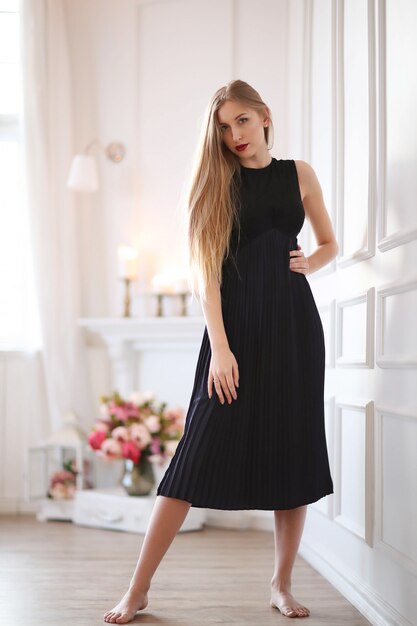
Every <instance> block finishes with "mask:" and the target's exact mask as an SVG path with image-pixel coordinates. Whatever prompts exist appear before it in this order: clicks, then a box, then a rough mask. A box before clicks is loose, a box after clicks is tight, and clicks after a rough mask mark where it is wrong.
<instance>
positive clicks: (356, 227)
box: [336, 0, 377, 267]
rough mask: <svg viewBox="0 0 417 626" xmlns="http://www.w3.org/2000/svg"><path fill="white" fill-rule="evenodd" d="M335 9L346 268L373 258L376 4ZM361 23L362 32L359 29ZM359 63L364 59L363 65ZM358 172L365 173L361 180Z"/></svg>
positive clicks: (350, 4) (340, 260)
mask: <svg viewBox="0 0 417 626" xmlns="http://www.w3.org/2000/svg"><path fill="white" fill-rule="evenodd" d="M336 6H337V93H338V98H337V103H338V104H337V111H338V114H337V120H338V124H337V137H338V141H337V145H338V149H337V155H338V156H337V162H338V175H337V181H338V191H337V214H338V219H337V224H338V231H337V232H338V243H339V249H340V253H339V256H338V259H337V264H338V266H339V267H346V266H348V265H351V264H353V263H358V262H360V261H363V260H365V259H368V258H370V257H372V256H374V255H375V236H376V154H377V153H376V84H375V82H376V72H375V4H374V0H368V2H367V3H365V2H363V3H362V2H357V1H352V0H351V1H350V2H345V1H344V0H338V1H337V5H336ZM349 20H350V21H349ZM362 22H363V23H364V25H365V27H363V28H362V29H360V27H361V25H362ZM348 54H349V55H350V56H349V58H347V56H348ZM352 56H353V58H351V57H352ZM359 57H362V59H364V61H363V62H362V63H360V62H359ZM359 94H360V95H361V97H360V98H358V95H359ZM362 130H363V132H362ZM362 171H364V172H365V174H364V175H363V178H361V176H362ZM349 173H350V175H349ZM353 175H354V176H353ZM362 187H363V189H362ZM363 215H364V216H365V217H366V219H365V218H363V217H362V216H363ZM358 233H359V235H358ZM348 239H350V240H351V242H350V245H349V242H348V241H347V240H348Z"/></svg>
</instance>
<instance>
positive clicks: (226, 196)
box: [187, 80, 273, 300]
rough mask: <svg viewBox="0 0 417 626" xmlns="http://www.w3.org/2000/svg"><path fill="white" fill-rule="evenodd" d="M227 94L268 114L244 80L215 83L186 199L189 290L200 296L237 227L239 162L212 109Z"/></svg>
mask: <svg viewBox="0 0 417 626" xmlns="http://www.w3.org/2000/svg"><path fill="white" fill-rule="evenodd" d="M226 100H232V101H235V102H240V103H242V104H245V105H247V106H248V107H250V108H252V109H254V110H256V111H258V112H259V113H260V114H262V113H264V112H265V107H266V108H267V111H268V114H269V118H271V115H270V110H269V108H268V107H267V105H266V104H265V103H264V102H263V101H262V99H261V97H260V95H259V93H258V92H257V91H256V90H255V89H254V88H253V87H251V86H250V85H248V83H245V82H244V81H243V80H232V81H230V82H229V83H227V84H226V85H224V86H223V87H221V88H220V89H218V90H217V91H216V93H215V94H214V96H213V97H212V99H211V101H210V102H209V104H208V106H207V108H206V111H205V115H204V120H203V124H202V128H201V134H200V140H199V143H198V148H197V153H196V159H195V165H194V171H193V174H192V178H191V184H190V188H189V193H188V200H187V207H188V214H187V236H188V262H189V269H190V279H189V286H190V288H191V291H192V294H193V296H195V295H197V296H200V297H202V298H203V299H204V300H206V296H207V286H208V285H209V284H210V283H211V281H213V280H215V281H217V282H218V284H219V285H220V286H221V284H222V265H223V262H224V260H225V259H226V258H227V257H228V256H229V254H230V252H231V251H230V245H229V244H230V235H231V232H232V228H233V224H234V222H236V224H237V225H238V227H239V228H240V224H239V220H238V200H239V195H238V184H239V182H240V163H239V159H238V158H237V156H236V155H234V154H233V153H232V152H231V151H230V150H229V149H228V148H227V146H226V145H225V144H224V143H223V141H222V133H221V130H220V124H219V121H218V119H217V111H218V110H219V108H220V107H221V106H222V104H223V103H224V102H225V101H226ZM271 126H272V120H271V123H270V125H268V126H266V127H265V128H264V133H265V141H266V144H267V146H268V149H269V150H270V148H271V146H269V144H268V142H269V137H270V129H271ZM272 130H273V127H272ZM235 174H236V176H234V175H235ZM196 287H197V288H196Z"/></svg>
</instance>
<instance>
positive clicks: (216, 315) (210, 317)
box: [201, 280, 229, 350]
mask: <svg viewBox="0 0 417 626" xmlns="http://www.w3.org/2000/svg"><path fill="white" fill-rule="evenodd" d="M201 308H202V309H203V313H204V317H205V320H206V326H207V332H208V336H209V338H210V345H211V349H212V350H216V349H218V348H224V347H226V348H228V347H229V342H228V340H227V336H226V331H225V328H224V323H223V314H222V306H221V294H220V285H219V283H218V281H217V280H212V282H211V283H210V284H209V285H208V286H207V300H203V299H201Z"/></svg>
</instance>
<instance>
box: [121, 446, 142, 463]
mask: <svg viewBox="0 0 417 626" xmlns="http://www.w3.org/2000/svg"><path fill="white" fill-rule="evenodd" d="M122 454H123V457H124V458H125V459H131V460H132V461H133V463H139V459H140V457H141V451H140V450H139V448H138V447H137V445H136V444H135V443H133V441H127V442H126V443H123V444H122Z"/></svg>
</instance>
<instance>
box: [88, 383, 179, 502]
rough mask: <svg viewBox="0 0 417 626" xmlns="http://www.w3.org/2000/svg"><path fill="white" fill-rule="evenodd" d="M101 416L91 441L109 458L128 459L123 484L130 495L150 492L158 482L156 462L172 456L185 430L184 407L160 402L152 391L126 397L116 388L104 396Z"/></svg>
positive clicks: (91, 435)
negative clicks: (155, 469) (173, 406)
mask: <svg viewBox="0 0 417 626" xmlns="http://www.w3.org/2000/svg"><path fill="white" fill-rule="evenodd" d="M100 413H101V416H100V418H99V419H98V420H97V421H96V423H95V425H94V427H93V430H92V432H91V433H90V435H89V437H88V442H89V444H90V446H91V448H92V449H93V450H95V451H96V454H97V455H98V456H99V457H100V458H102V459H104V460H105V461H112V460H113V459H125V474H124V476H123V478H122V485H123V486H124V487H125V489H126V491H127V492H128V494H129V495H147V494H149V493H150V492H151V490H152V487H153V485H154V484H155V474H154V471H153V466H154V465H155V464H158V465H163V464H164V463H165V461H166V460H167V459H168V458H170V457H172V456H173V455H174V453H175V450H176V448H177V445H178V442H179V440H180V438H181V436H182V434H183V432H184V411H183V409H182V408H180V407H177V408H167V403H166V402H162V403H159V404H157V403H156V402H155V397H154V395H153V394H152V393H150V392H145V393H141V392H133V393H131V394H130V396H129V398H128V399H123V398H122V397H121V395H120V394H119V393H118V392H117V391H115V392H114V393H113V394H112V395H111V396H101V406H100Z"/></svg>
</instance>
